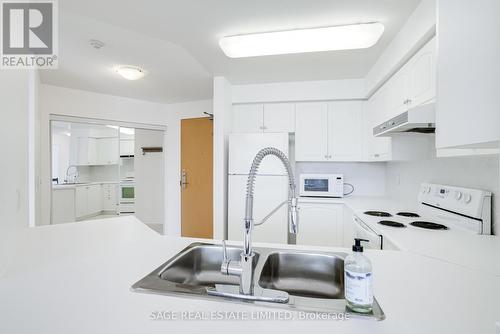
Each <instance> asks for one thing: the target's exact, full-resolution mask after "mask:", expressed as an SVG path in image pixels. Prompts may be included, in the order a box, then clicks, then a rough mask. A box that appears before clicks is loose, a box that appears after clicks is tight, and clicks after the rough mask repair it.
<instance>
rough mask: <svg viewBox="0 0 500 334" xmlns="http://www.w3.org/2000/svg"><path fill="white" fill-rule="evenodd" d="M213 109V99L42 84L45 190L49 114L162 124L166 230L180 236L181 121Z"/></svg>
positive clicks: (45, 214)
mask: <svg viewBox="0 0 500 334" xmlns="http://www.w3.org/2000/svg"><path fill="white" fill-rule="evenodd" d="M203 112H212V101H211V100H203V101H194V102H185V103H177V104H169V105H165V104H159V103H153V102H148V101H141V100H136V99H129V98H123V97H117V96H111V95H105V94H98V93H92V92H87V91H82V90H75V89H69V88H63V87H56V86H50V85H41V87H40V132H41V136H40V142H41V145H42V146H41V149H40V151H41V158H40V160H41V162H40V163H41V180H42V187H43V192H44V193H46V194H47V193H49V192H50V190H51V185H50V161H49V152H50V151H49V150H50V147H49V140H48V138H49V115H50V114H56V115H65V116H75V117H84V118H93V119H101V120H109V121H122V122H130V123H138V124H149V125H161V126H165V127H166V128H167V131H166V134H165V144H164V148H165V165H166V178H165V222H164V224H165V232H166V233H168V234H172V235H180V189H179V186H178V181H179V174H180V120H181V119H183V118H192V117H203V116H206V115H204V114H203ZM42 198H45V201H42V218H41V223H42V224H48V222H49V221H50V206H49V201H48V198H47V196H43V197H42Z"/></svg>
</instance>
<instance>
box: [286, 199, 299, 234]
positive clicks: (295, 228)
mask: <svg viewBox="0 0 500 334" xmlns="http://www.w3.org/2000/svg"><path fill="white" fill-rule="evenodd" d="M297 202H298V200H297V197H292V198H291V199H290V207H289V209H288V226H289V232H290V233H292V234H297V233H298V232H299V208H298V206H297Z"/></svg>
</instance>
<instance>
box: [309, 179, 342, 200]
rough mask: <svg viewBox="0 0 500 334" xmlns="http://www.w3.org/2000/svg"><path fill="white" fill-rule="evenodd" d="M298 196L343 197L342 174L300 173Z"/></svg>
mask: <svg viewBox="0 0 500 334" xmlns="http://www.w3.org/2000/svg"><path fill="white" fill-rule="evenodd" d="M300 196H304V197H344V175H343V174H300Z"/></svg>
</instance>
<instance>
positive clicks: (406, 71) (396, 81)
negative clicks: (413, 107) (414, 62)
mask: <svg viewBox="0 0 500 334" xmlns="http://www.w3.org/2000/svg"><path fill="white" fill-rule="evenodd" d="M385 85H386V87H384V88H383V89H382V92H381V94H380V96H381V98H380V101H379V107H380V110H379V111H378V113H379V115H380V116H381V117H380V119H379V121H380V122H379V123H378V124H380V123H381V122H385V121H387V120H389V119H391V118H393V117H396V116H398V115H399V114H401V113H403V112H405V111H406V110H408V106H409V105H408V101H409V95H410V86H411V73H410V68H409V66H408V65H405V66H403V67H402V68H401V69H400V70H399V71H398V72H397V73H396V74H394V76H393V77H392V78H391V79H389V81H388V82H387V83H386V84H385Z"/></svg>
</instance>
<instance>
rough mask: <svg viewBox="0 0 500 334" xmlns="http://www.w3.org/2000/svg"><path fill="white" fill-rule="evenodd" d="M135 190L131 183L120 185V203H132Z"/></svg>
mask: <svg viewBox="0 0 500 334" xmlns="http://www.w3.org/2000/svg"><path fill="white" fill-rule="evenodd" d="M134 202H135V188H134V184H132V183H122V184H120V203H134Z"/></svg>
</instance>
